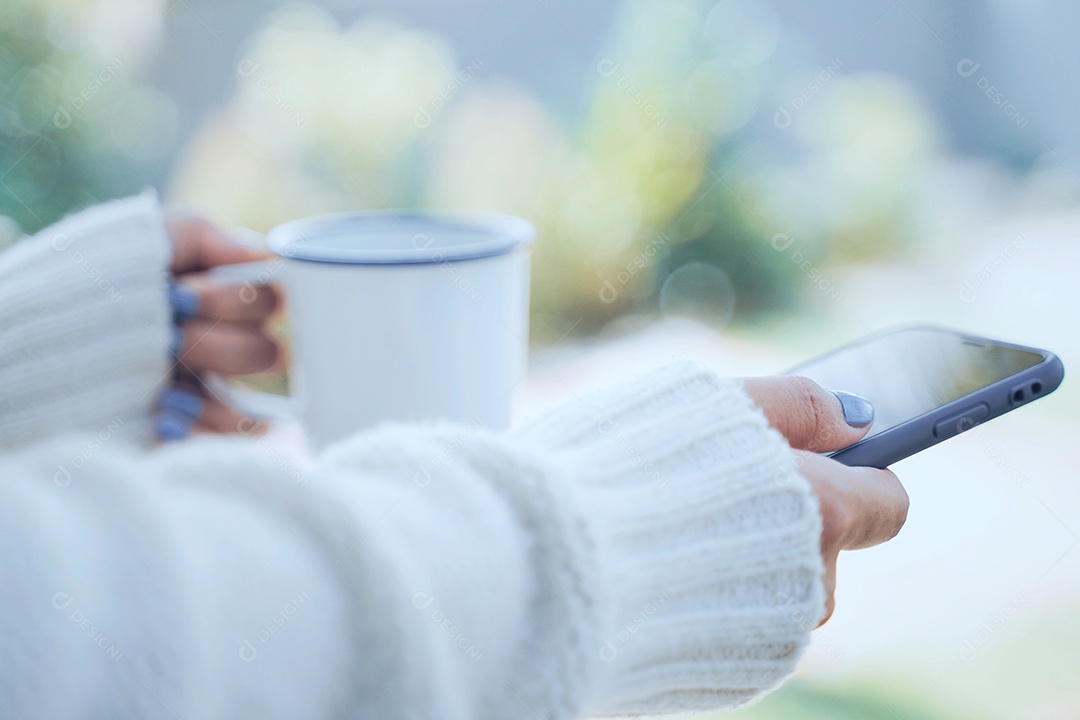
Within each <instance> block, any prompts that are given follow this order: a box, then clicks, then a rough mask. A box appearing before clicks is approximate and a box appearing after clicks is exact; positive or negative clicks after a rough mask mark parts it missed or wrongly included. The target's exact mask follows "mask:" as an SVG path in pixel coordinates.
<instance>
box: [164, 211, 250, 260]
mask: <svg viewBox="0 0 1080 720" xmlns="http://www.w3.org/2000/svg"><path fill="white" fill-rule="evenodd" d="M165 225H166V227H167V229H168V231H169V237H171V238H172V241H173V258H172V263H171V264H170V265H169V267H170V269H171V270H172V271H173V272H174V273H183V272H191V271H194V270H209V269H210V268H213V267H217V266H218V265H232V264H235V263H245V262H254V261H256V260H261V259H263V258H266V257H268V255H269V254H268V253H265V252H263V251H260V250H255V249H253V248H250V247H247V246H245V245H241V244H239V243H237V242H234V241H233V240H231V239H230V238H229V236H228V235H227V234H226V233H225V232H224V231H222V230H221V229H220V228H219V227H218V226H216V225H214V224H213V223H211V222H210V221H208V220H206V219H205V218H201V217H199V216H197V215H193V214H188V213H184V212H179V211H170V213H169V214H168V216H167V217H166V219H165Z"/></svg>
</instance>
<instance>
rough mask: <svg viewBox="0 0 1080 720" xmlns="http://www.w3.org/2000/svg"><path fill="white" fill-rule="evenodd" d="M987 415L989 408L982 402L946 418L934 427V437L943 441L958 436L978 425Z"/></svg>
mask: <svg viewBox="0 0 1080 720" xmlns="http://www.w3.org/2000/svg"><path fill="white" fill-rule="evenodd" d="M989 414H990V406H989V405H987V404H986V403H984V402H982V403H979V404H978V405H973V406H971V407H969V408H968V409H967V410H964V411H962V412H959V413H957V414H956V415H953V416H951V417H947V418H945V419H944V420H942V421H940V422H938V423H937V424H936V425H934V437H936V438H937V439H938V440H944V439H945V438H951V437H952V436H953V435H959V434H960V433H962V432H964V431H965V430H970V429H971V428H973V427H975V426H976V425H978V424H979V423H980V422H981V421H982V420H983V419H984V418H985V417H986V416H987V415H989Z"/></svg>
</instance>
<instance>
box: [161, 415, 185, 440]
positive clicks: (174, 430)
mask: <svg viewBox="0 0 1080 720" xmlns="http://www.w3.org/2000/svg"><path fill="white" fill-rule="evenodd" d="M154 433H155V434H156V435H157V436H158V438H160V439H161V440H164V441H165V442H169V441H171V440H184V439H185V438H187V437H189V436H190V435H191V420H190V419H189V418H186V417H184V416H183V415H179V414H177V413H173V412H163V413H161V414H160V415H158V416H157V417H156V418H154Z"/></svg>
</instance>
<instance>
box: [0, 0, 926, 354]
mask: <svg viewBox="0 0 1080 720" xmlns="http://www.w3.org/2000/svg"><path fill="white" fill-rule="evenodd" d="M118 7H122V16H121V17H109V18H106V21H103V20H102V17H101V13H103V12H105V11H106V4H95V3H90V4H85V3H79V2H77V1H76V0H8V2H6V3H5V5H4V6H3V8H2V9H0V18H2V20H3V22H2V25H0V40H2V43H0V72H2V77H3V78H5V79H4V80H3V86H2V88H0V214H6V215H9V216H11V217H13V218H15V219H16V220H17V221H18V222H19V223H20V224H21V225H22V226H23V228H24V229H26V230H28V231H32V230H34V229H37V228H39V227H41V226H43V225H44V224H46V223H48V222H51V221H52V220H55V219H56V218H57V217H59V216H60V215H62V214H64V213H65V212H68V211H71V210H73V209H76V208H78V207H81V206H85V205H90V204H93V203H95V202H98V201H100V200H104V199H108V198H111V197H115V196H117V195H120V194H123V193H127V192H132V191H134V190H137V189H138V188H139V187H140V186H141V185H142V183H143V180H142V178H143V177H145V170H146V161H147V159H148V158H153V157H154V156H155V153H157V154H158V157H160V154H161V153H162V152H166V151H167V150H168V149H169V147H170V144H169V134H170V130H171V129H175V115H176V108H175V103H174V102H173V101H172V100H171V99H170V98H168V97H166V96H165V95H164V94H163V93H162V92H160V91H159V90H156V89H154V88H152V87H147V86H146V85H143V84H140V83H139V81H138V80H137V78H138V77H139V73H140V71H141V70H143V69H144V68H143V67H142V66H143V65H144V63H143V59H144V57H145V55H146V53H145V52H143V53H140V52H139V51H138V47H132V44H134V45H135V46H138V45H139V43H142V44H143V45H152V44H153V43H154V42H156V36H155V34H154V33H155V31H153V30H150V31H144V30H143V28H144V26H153V25H154V22H151V21H149V20H148V19H147V18H148V17H149V15H150V14H152V13H156V22H157V23H158V24H159V25H160V23H161V22H162V20H163V17H164V13H165V5H164V3H156V2H153V1H151V0H148V2H146V3H144V4H126V5H125V4H121V6H118ZM136 10H138V13H142V15H141V16H139V17H135V18H134V19H133V18H132V17H130V16H131V15H132V13H136ZM116 12H117V13H121V10H116ZM136 14H137V13H136ZM125 18H126V22H127V25H126V26H125V25H124V22H125ZM91 21H92V22H91ZM95 23H96V24H95ZM129 27H130V31H129ZM109 28H112V31H111V35H109V36H108V37H103V35H108V34H109V32H110V31H109ZM783 32H784V29H783V28H781V27H780V25H779V23H778V21H777V18H776V17H775V15H774V14H773V13H772V11H771V10H770V9H769V6H768V4H767V3H753V2H743V1H740V0H720V1H719V2H715V3H713V2H704V1H703V0H670V1H669V2H665V3H654V2H647V1H645V0H627V2H625V3H624V5H623V6H622V9H621V12H620V13H619V15H618V17H617V19H616V21H615V23H614V25H613V27H612V29H611V31H610V36H609V37H608V39H607V41H606V42H605V43H604V44H603V45H602V46H601V47H600V48H598V51H597V54H596V61H595V64H594V65H593V66H592V67H591V68H590V70H589V71H588V72H587V74H586V75H585V76H584V77H580V78H573V79H570V80H568V82H567V83H566V93H567V95H568V96H575V95H576V96H578V97H580V102H579V107H580V110H579V111H578V112H570V113H565V112H564V113H559V112H556V110H554V109H553V108H554V107H556V106H558V107H565V105H566V103H565V102H564V101H561V100H560V102H553V101H552V100H551V99H550V98H549V99H548V100H547V101H545V100H541V99H540V98H538V97H536V96H535V95H534V94H533V93H531V92H530V91H528V90H527V89H525V88H523V87H521V86H519V85H517V84H514V83H512V82H509V81H507V80H505V79H502V78H498V77H493V76H492V75H491V74H490V73H489V72H488V68H487V66H486V60H485V58H461V59H459V58H455V57H454V55H453V52H452V49H451V48H450V47H449V45H447V43H446V42H445V41H444V40H443V39H442V38H440V37H439V36H437V35H436V34H433V33H430V32H426V31H420V30H417V29H415V28H410V27H407V26H403V25H401V24H399V23H396V22H393V21H391V20H388V19H386V18H382V17H378V16H373V15H364V16H361V17H360V19H359V20H357V21H356V22H355V23H353V24H351V25H348V26H343V25H342V24H341V23H339V22H338V21H337V20H336V19H335V18H334V17H333V16H331V15H330V14H329V13H328V12H327V11H325V10H323V9H321V8H318V7H315V6H312V5H305V4H290V5H288V6H284V7H280V8H276V9H273V10H271V11H270V12H268V13H267V15H266V16H265V18H264V20H263V23H262V24H261V26H256V27H254V28H253V29H252V31H251V33H250V36H249V37H248V39H247V41H246V42H245V43H244V44H243V45H242V46H241V47H240V48H239V49H238V51H237V55H236V64H235V66H233V67H229V68H222V69H221V72H227V73H229V74H230V75H231V76H232V77H233V79H234V82H235V90H234V92H233V94H232V97H231V98H230V99H229V100H228V102H226V103H225V104H224V105H223V106H222V107H221V108H220V109H219V110H218V111H216V112H213V113H211V114H210V115H209V116H208V117H206V118H205V119H204V121H203V123H202V124H201V126H200V127H199V128H198V129H197V130H196V132H195V133H194V135H193V136H192V137H191V139H190V140H189V142H188V144H187V146H186V147H185V148H183V149H182V151H181V152H180V154H179V155H177V156H176V157H175V158H173V161H172V172H171V177H172V180H171V182H170V185H171V187H169V188H168V190H167V199H171V200H178V201H181V202H185V203H188V204H191V205H193V206H195V207H198V208H199V209H201V210H202V211H204V212H206V213H208V214H210V215H211V216H212V217H214V218H216V219H217V220H219V221H221V222H223V223H226V224H232V225H240V226H246V227H251V228H254V229H258V230H266V229H269V228H270V227H272V226H273V225H275V224H278V223H280V222H283V221H285V220H289V219H293V218H296V217H301V216H306V215H313V214H319V213H325V212H333V211H342V210H355V209H366V208H387V207H406V208H414V207H419V208H425V207H428V208H445V209H452V210H463V211H469V210H485V211H486V210H495V211H501V212H510V213H516V214H519V215H521V216H523V217H526V218H528V219H530V220H532V221H533V222H534V223H535V224H536V225H537V227H538V228H539V230H540V243H539V244H538V246H537V248H536V251H535V254H534V262H533V312H534V316H533V321H534V322H533V337H534V340H536V341H538V342H540V343H544V342H551V341H554V340H557V339H559V338H561V337H563V336H564V335H565V334H566V333H567V332H569V331H572V332H573V333H575V334H578V335H587V334H590V333H593V332H596V331H597V330H599V329H600V328H601V327H602V326H604V325H605V324H606V323H608V322H609V321H611V320H613V319H616V318H618V317H620V316H623V315H626V314H628V313H636V314H646V315H648V314H653V313H657V312H663V313H669V312H671V313H679V314H690V315H693V316H696V317H698V318H700V319H703V320H705V321H707V322H710V323H712V324H714V325H715V326H718V327H722V326H724V325H726V324H728V323H730V322H740V321H744V320H747V319H753V318H755V317H758V315H759V314H760V313H763V312H773V311H777V310H785V309H788V308H791V307H792V306H793V305H794V304H795V303H796V302H798V303H799V304H800V306H802V307H807V306H813V305H814V304H824V303H825V302H827V301H828V294H827V293H823V292H820V290H821V288H820V287H818V288H815V287H814V282H813V280H814V278H813V276H812V275H811V273H810V271H809V270H808V269H807V268H806V267H805V266H803V267H800V263H801V261H802V260H807V261H810V262H812V263H814V264H815V267H816V266H817V264H818V263H827V262H845V261H851V260H855V261H863V260H867V259H874V258H876V257H882V256H887V255H888V253H889V252H892V251H894V250H895V249H896V248H898V247H902V246H904V244H905V242H906V239H907V238H909V237H910V236H911V234H912V233H913V232H914V228H915V227H916V223H914V222H912V221H911V218H912V216H913V212H914V211H913V207H914V205H915V204H916V202H917V195H918V194H917V188H918V186H919V178H920V174H921V173H922V172H923V168H924V166H925V164H926V162H927V158H928V157H929V156H930V154H931V153H930V151H931V150H932V147H933V143H932V136H933V132H932V123H931V122H930V121H929V120H928V119H927V117H926V115H925V113H924V112H923V111H922V110H921V109H920V107H919V104H918V101H917V98H916V97H914V96H913V94H911V93H908V92H906V91H905V89H904V88H903V87H901V86H899V85H898V84H897V83H896V82H895V80H893V79H890V78H888V77H885V76H874V77H872V78H863V79H860V78H858V77H851V78H845V77H842V75H843V67H842V65H837V66H836V67H834V68H827V69H825V70H822V69H821V68H810V69H807V68H806V67H805V61H802V60H799V59H792V58H791V57H790V56H789V55H788V54H785V53H784V52H781V49H782V43H781V40H782V38H783ZM140 34H141V35H145V36H147V38H150V39H146V38H141V39H140V37H139V35H140ZM144 50H145V48H144ZM815 73H816V74H815ZM807 77H809V78H810V80H811V82H813V83H817V84H816V85H811V86H808V85H807ZM778 78H779V79H780V80H778ZM785 78H793V79H791V80H790V81H789V80H787V79H785ZM781 80H783V82H781ZM788 85H791V86H792V88H793V89H792V90H789V89H787V86H788ZM781 86H783V87H781ZM806 87H813V88H815V89H814V95H813V96H812V97H811V98H810V100H801V101H800V109H799V110H797V111H795V110H792V112H795V115H794V116H792V117H789V120H790V123H791V124H790V129H789V130H788V129H782V128H781V129H777V128H774V127H773V126H772V124H771V123H769V122H768V121H767V119H768V118H769V117H771V115H772V111H771V104H772V103H773V102H774V101H775V99H776V98H777V97H780V98H790V97H793V95H792V94H794V96H798V95H799V93H801V94H802V95H803V96H805V94H806V92H807V91H806ZM800 88H801V89H800ZM785 103H786V104H785V106H786V105H789V104H790V103H787V101H785ZM792 107H794V106H792ZM763 118H765V120H764V121H763ZM766 131H767V132H769V133H772V134H774V135H776V134H778V133H786V134H784V135H783V140H784V143H786V144H787V148H788V154H787V155H786V156H784V159H783V160H782V161H779V162H778V161H776V160H775V159H774V156H775V155H776V153H769V152H762V147H763V146H765V145H769V144H770V142H771V143H772V146H775V145H776V141H777V138H775V137H774V138H772V139H771V140H770V141H769V142H765V143H763V142H762V140H761V137H762V134H763V133H764V132H766ZM779 235H783V236H785V237H797V240H798V245H797V254H796V253H793V252H790V251H787V252H785V251H780V250H778V248H777V246H776V244H775V243H774V242H773V241H774V239H775V238H776V237H778V236H779ZM793 258H798V260H794V259H793Z"/></svg>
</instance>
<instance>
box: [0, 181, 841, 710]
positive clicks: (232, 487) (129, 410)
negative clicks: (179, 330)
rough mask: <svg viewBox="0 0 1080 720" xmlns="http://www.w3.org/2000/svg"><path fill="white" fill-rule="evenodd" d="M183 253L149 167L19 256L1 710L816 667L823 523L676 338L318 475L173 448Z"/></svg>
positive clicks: (171, 704)
mask: <svg viewBox="0 0 1080 720" xmlns="http://www.w3.org/2000/svg"><path fill="white" fill-rule="evenodd" d="M58 237H63V238H64V239H63V240H61V241H56V238H58ZM75 253H78V254H79V257H76V256H75ZM167 257H168V245H167V240H166V237H165V233H164V231H163V226H162V220H161V214H160V209H159V208H158V205H157V202H156V200H155V199H154V198H153V197H152V196H150V195H144V196H142V197H139V198H135V199H132V200H126V201H122V202H118V203H113V204H111V205H107V206H104V207H102V208H99V209H95V210H91V211H89V212H86V213H83V214H81V215H78V216H75V217H72V218H70V219H68V220H66V221H65V222H64V223H62V224H61V225H60V226H58V227H57V228H53V229H50V230H48V231H46V232H44V233H42V234H40V235H39V236H37V237H36V238H33V239H30V240H27V241H24V242H23V243H21V244H20V245H18V246H17V247H16V248H15V249H13V250H10V251H8V252H7V253H5V254H3V255H0V447H3V450H0V668H2V672H0V718H20V719H30V718H34V719H36V718H49V719H52V718H71V719H73V720H74V719H77V718H99V717H108V718H117V719H128V718H131V719H136V718H137V719H138V720H149V719H151V718H175V717H183V718H192V719H194V718H222V719H225V718H228V719H230V720H237V719H246V718H259V719H261V720H273V719H275V718H307V719H309V720H318V719H320V718H379V719H384V718H439V719H440V720H443V719H454V718H462V719H466V718H467V719H470V720H484V719H487V718H491V719H496V718H498V719H499V720H505V719H507V718H524V719H526V720H528V719H530V718H544V719H547V718H574V717H581V716H584V715H589V714H622V713H626V714H640V713H653V712H666V711H674V710H687V709H697V708H715V707H726V706H734V705H737V704H740V703H744V702H746V701H748V700H750V699H751V698H753V697H755V696H757V695H760V694H761V693H763V692H764V691H766V690H768V689H770V688H772V687H774V686H776V685H777V684H778V683H779V682H780V681H781V680H782V679H783V678H784V677H785V676H786V675H788V674H789V673H790V672H792V670H793V668H794V666H795V663H796V661H797V659H798V656H799V654H800V651H801V649H802V647H803V646H804V645H805V644H806V642H807V639H808V636H809V632H810V630H811V629H812V628H813V627H814V626H815V625H816V624H817V621H818V619H819V618H820V617H821V613H822V606H823V590H822V584H821V574H822V565H821V560H820V558H819V554H818V543H819V536H820V525H821V521H820V518H819V515H818V511H817V507H816V502H815V500H814V498H813V495H812V494H811V493H810V492H809V489H808V487H807V484H806V482H805V481H804V480H803V479H802V478H801V477H800V476H799V475H798V473H797V472H796V471H795V469H794V467H793V463H792V458H791V454H790V451H789V450H788V448H787V446H786V444H785V443H784V441H783V440H782V439H781V438H780V436H779V435H777V433H775V432H774V431H773V430H771V429H770V428H769V427H768V426H767V424H766V421H765V419H764V417H763V416H762V414H761V413H760V412H759V411H758V410H757V409H756V408H755V407H754V406H753V405H752V404H751V402H750V401H749V399H748V398H747V396H746V395H745V394H744V393H743V392H742V391H741V389H740V388H739V386H738V384H737V383H734V382H731V381H725V380H721V379H719V378H718V377H716V376H715V375H714V374H713V373H712V372H710V371H709V370H707V369H705V368H704V367H701V366H698V365H694V364H690V363H680V364H675V365H672V366H669V367H666V368H664V369H661V370H658V371H656V372H655V373H653V374H652V375H650V376H648V377H645V378H642V379H640V380H638V381H637V382H635V383H632V384H629V385H626V386H624V387H619V388H615V389H612V390H608V391H607V392H602V393H599V394H597V395H595V396H593V397H591V398H589V399H587V400H585V401H583V402H580V403H577V404H575V405H572V406H568V407H565V408H563V409H562V410H560V411H558V412H556V413H554V414H552V415H550V416H547V417H544V418H542V419H541V420H539V421H538V422H536V423H534V424H533V425H531V426H530V427H527V428H523V429H520V430H518V431H516V432H514V433H511V434H507V435H491V434H488V433H486V432H483V431H479V430H476V429H475V428H459V427H453V426H447V425H442V426H427V427H405V426H388V427H384V428H382V429H379V430H377V431H375V432H371V433H367V434H364V435H360V436H357V437H354V438H352V439H350V440H348V441H345V442H343V443H340V444H339V445H337V446H335V447H333V448H331V449H330V450H329V451H327V452H326V453H325V454H324V455H323V456H322V457H320V458H318V459H316V461H315V463H314V469H311V470H305V471H303V472H302V473H301V472H298V471H297V468H296V467H295V466H294V465H292V464H291V463H286V462H283V460H282V456H281V454H280V453H279V452H276V451H275V450H274V448H272V447H268V446H267V444H266V443H265V442H258V441H254V440H245V439H201V440H195V441H189V442H185V443H182V444H177V445H173V446H170V447H166V448H164V449H157V450H147V449H145V448H144V447H142V446H140V445H139V444H138V443H135V442H131V440H132V439H133V438H135V439H137V438H139V437H140V436H145V434H146V432H147V431H146V428H147V426H148V420H147V416H148V411H149V407H150V405H151V403H152V401H153V400H154V394H155V390H156V389H157V388H158V387H159V386H160V385H161V383H162V380H163V377H164V375H165V373H166V369H167V368H166V361H165V357H166V349H165V345H164V344H163V343H162V338H163V337H164V336H165V335H166V324H167V309H166V306H165V270H164V268H165V265H166V263H167ZM80 258H81V259H80ZM113 291H115V292H113ZM61 431H64V432H63V433H61Z"/></svg>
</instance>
